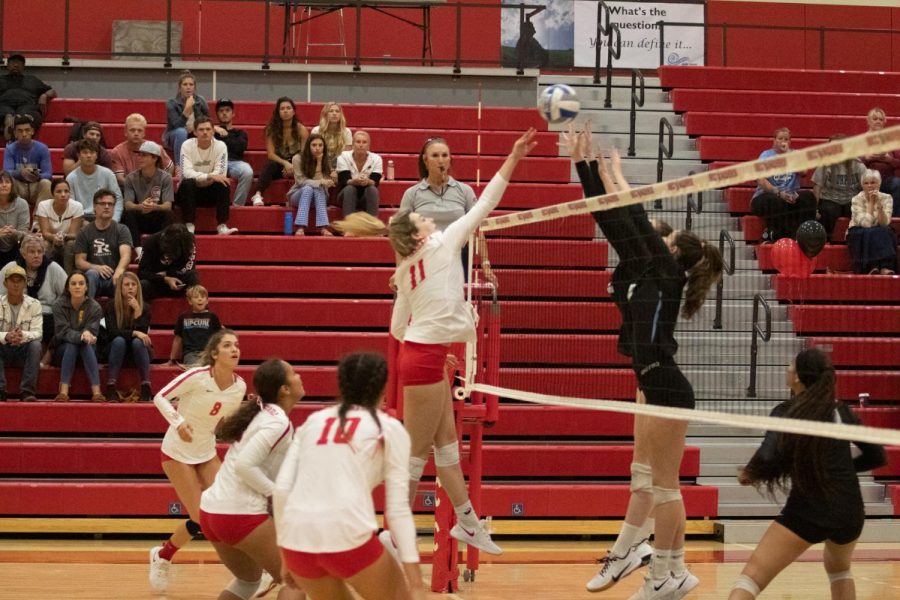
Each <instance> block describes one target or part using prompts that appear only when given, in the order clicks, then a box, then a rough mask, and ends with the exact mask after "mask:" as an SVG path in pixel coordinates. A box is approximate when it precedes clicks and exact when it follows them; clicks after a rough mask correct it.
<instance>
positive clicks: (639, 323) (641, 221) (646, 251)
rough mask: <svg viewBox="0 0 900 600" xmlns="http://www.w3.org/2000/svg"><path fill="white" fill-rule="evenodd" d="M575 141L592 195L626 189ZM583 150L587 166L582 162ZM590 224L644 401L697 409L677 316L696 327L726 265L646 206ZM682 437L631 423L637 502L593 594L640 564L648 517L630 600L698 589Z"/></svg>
mask: <svg viewBox="0 0 900 600" xmlns="http://www.w3.org/2000/svg"><path fill="white" fill-rule="evenodd" d="M573 137H575V134H574V131H573V130H570V132H569V134H568V135H567V140H566V141H567V145H568V146H569V148H570V153H571V154H572V159H573V160H574V161H575V167H576V170H577V172H578V176H579V179H580V180H581V184H582V187H583V188H584V190H585V194H586V195H588V196H594V195H601V194H604V193H607V191H609V192H612V191H618V190H622V191H625V190H628V189H630V186H629V185H628V182H627V181H626V180H625V178H624V176H623V175H622V170H621V165H620V163H619V156H618V154H617V153H616V152H615V151H614V152H613V155H612V161H611V162H612V173H610V172H609V170H608V169H607V167H606V163H605V161H604V160H602V159H601V160H599V161H596V162H595V161H594V160H593V149H592V143H591V134H590V131H589V130H588V129H586V130H585V131H583V132H582V133H581V135H580V136H579V137H580V140H578V138H577V137H576V138H575V139H574V140H573V139H572V138H573ZM585 150H587V152H588V154H589V155H590V159H591V160H590V161H585V160H584V151H585ZM593 217H594V220H595V221H596V222H597V224H598V225H599V226H600V229H601V230H602V231H603V233H604V235H605V236H606V238H607V240H608V241H609V243H610V245H612V247H613V248H614V249H615V251H616V253H617V254H618V256H619V265H618V266H617V267H616V269H615V271H614V273H613V276H612V281H611V287H612V297H613V300H614V302H615V303H616V306H617V307H618V308H619V311H620V313H621V315H622V327H621V329H620V332H619V341H618V348H619V352H621V353H622V354H624V355H626V356H629V357H631V359H632V367H633V369H634V372H635V375H636V376H637V380H638V387H639V389H640V393H641V395H642V396H643V397H644V398H645V399H646V402H647V403H648V404H651V405H659V406H676V407H682V408H693V407H694V392H693V388H692V387H691V384H690V382H689V381H688V380H687V378H685V376H684V374H683V373H682V372H681V370H680V368H679V367H678V365H677V364H676V363H675V360H674V358H673V357H674V355H675V352H676V351H677V349H678V343H677V342H676V341H675V337H674V332H675V323H676V320H677V317H678V315H679V311H680V314H681V316H683V317H685V318H690V317H691V316H693V315H694V313H696V312H697V311H698V310H699V309H700V307H701V306H702V305H703V301H704V300H705V297H706V293H707V292H708V290H709V288H710V287H711V286H712V284H713V283H715V282H716V281H717V280H718V278H719V277H720V276H721V273H722V269H723V263H722V257H721V256H720V254H719V252H718V250H717V249H716V248H715V247H714V246H712V245H711V244H707V243H705V242H704V241H702V240H700V239H699V238H698V237H697V236H696V235H694V234H693V233H691V232H688V231H674V232H672V233H671V234H670V235H669V236H668V237H667V238H666V239H665V241H664V240H663V239H662V238H660V236H659V235H658V234H657V232H656V231H655V230H654V228H653V226H652V225H651V223H650V221H649V220H648V218H647V215H646V213H645V212H644V209H643V207H642V206H640V205H631V206H628V207H623V208H616V209H611V210H605V211H598V212H595V213H593ZM682 293H684V295H685V299H684V306H683V307H682V306H681V304H682ZM686 431H687V422H686V421H676V420H670V419H660V418H644V419H641V418H636V419H635V432H634V437H635V459H634V463H633V464H632V468H631V470H632V482H631V490H632V497H631V500H630V502H629V510H628V513H627V514H626V522H625V525H623V534H624V535H620V538H621V539H620V540H617V543H616V545H615V546H614V547H613V551H611V552H610V554H609V556H608V557H607V559H606V561H605V564H604V567H603V569H601V571H600V573H598V575H597V576H595V577H594V578H592V579H591V581H590V582H588V586H587V587H588V589H589V590H591V591H600V590H601V589H607V588H608V587H610V586H611V585H613V584H615V583H616V581H618V580H620V579H621V578H622V577H624V576H625V575H627V574H628V573H629V572H632V571H634V570H635V569H636V568H638V567H639V566H640V565H641V563H642V558H643V557H642V556H641V549H642V545H641V544H640V542H641V541H642V540H641V539H638V538H637V536H638V535H639V534H642V532H641V526H642V525H644V523H645V521H646V519H647V517H648V516H649V514H650V512H651V511H654V512H655V515H656V520H655V549H654V552H653V556H652V558H651V560H650V576H649V577H647V578H646V580H645V584H644V586H643V587H642V588H641V589H640V590H639V591H638V592H637V593H636V594H635V595H634V596H632V600H655V599H661V598H667V599H668V598H672V599H676V600H677V599H678V598H682V597H684V596H685V595H686V594H687V593H688V592H689V591H690V590H691V589H693V588H694V587H696V586H697V584H698V583H699V581H698V579H697V578H696V577H695V576H694V575H692V574H691V573H690V572H689V571H687V569H686V568H685V566H684V529H685V512H684V502H683V500H682V497H681V491H680V489H679V487H680V482H679V476H678V475H679V467H680V465H681V458H682V455H683V454H684V441H685V433H686ZM643 461H646V462H643ZM636 542H637V544H636ZM620 552H622V553H624V554H619V553H620Z"/></svg>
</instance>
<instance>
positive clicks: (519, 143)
mask: <svg viewBox="0 0 900 600" xmlns="http://www.w3.org/2000/svg"><path fill="white" fill-rule="evenodd" d="M535 135H537V130H536V129H535V128H534V127H529V128H528V131H526V132H525V133H524V134H522V137H520V138H519V139H517V140H516V143H515V144H513V148H512V152H510V153H509V154H510V156H512V157H514V158H518V159H521V158H525V157H526V156H528V153H529V152H531V151H532V150H534V147H535V146H537V141H536V140H535V139H534V136H535Z"/></svg>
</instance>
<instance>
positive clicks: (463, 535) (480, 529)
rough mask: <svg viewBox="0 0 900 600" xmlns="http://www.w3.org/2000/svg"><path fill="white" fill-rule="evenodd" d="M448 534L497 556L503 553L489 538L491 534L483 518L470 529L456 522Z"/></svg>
mask: <svg viewBox="0 0 900 600" xmlns="http://www.w3.org/2000/svg"><path fill="white" fill-rule="evenodd" d="M450 535H452V536H453V537H455V538H456V539H458V540H459V541H460V542H462V543H464V544H468V545H470V546H475V547H476V548H478V549H479V550H481V551H483V552H487V553H488V554H495V555H497V556H499V555H500V554H503V550H501V549H500V546H498V545H497V544H495V543H494V541H493V540H492V539H491V534H490V533H488V530H487V529H486V528H485V526H484V521H483V520H482V521H479V522H478V526H477V527H476V528H475V529H472V530H471V531H470V530H468V529H466V528H465V527H463V526H462V524H461V523H459V522H457V523H456V525H454V526H453V529H451V530H450Z"/></svg>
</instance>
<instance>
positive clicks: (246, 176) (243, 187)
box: [213, 99, 263, 206]
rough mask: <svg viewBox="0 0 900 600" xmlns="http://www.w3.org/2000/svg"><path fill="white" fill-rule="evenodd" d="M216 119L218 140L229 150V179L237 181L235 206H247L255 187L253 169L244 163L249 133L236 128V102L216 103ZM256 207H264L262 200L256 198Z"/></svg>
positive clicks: (225, 100)
mask: <svg viewBox="0 0 900 600" xmlns="http://www.w3.org/2000/svg"><path fill="white" fill-rule="evenodd" d="M216 117H217V118H218V119H219V124H218V125H216V126H215V127H214V128H213V130H214V131H215V134H216V139H217V140H221V141H223V142H225V147H226V148H228V172H227V175H228V177H230V178H232V179H237V187H236V188H235V190H234V205H235V206H244V205H245V204H247V195H248V194H249V193H250V186H251V185H253V167H251V166H250V165H249V164H247V163H246V162H244V152H246V151H247V132H246V131H244V130H243V129H238V128H237V127H235V126H234V102H232V101H231V100H227V99H222V100H219V101H218V102H216ZM253 205H254V206H262V205H263V201H262V199H256V198H254V201H253Z"/></svg>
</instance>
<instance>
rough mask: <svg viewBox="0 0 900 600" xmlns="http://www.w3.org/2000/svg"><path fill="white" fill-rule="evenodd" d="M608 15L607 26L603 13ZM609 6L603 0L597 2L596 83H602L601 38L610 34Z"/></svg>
mask: <svg viewBox="0 0 900 600" xmlns="http://www.w3.org/2000/svg"><path fill="white" fill-rule="evenodd" d="M604 14H605V15H606V23H607V26H606V27H604V26H603V15H604ZM609 21H610V18H609V7H608V6H607V5H606V3H605V2H604V1H603V0H599V1H598V2H597V37H596V38H594V85H600V53H601V52H602V49H601V44H600V38H601V37H603V36H604V35H609V32H608V31H607V28H608V27H609Z"/></svg>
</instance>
